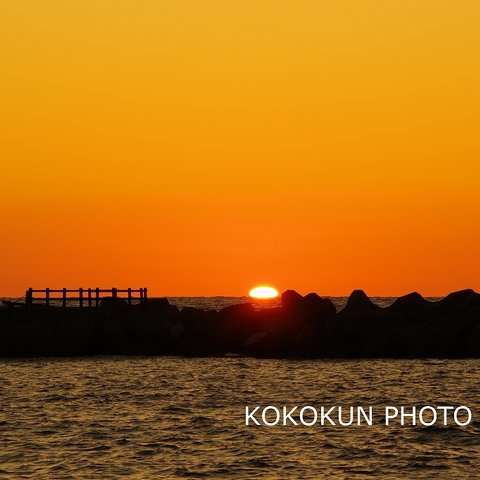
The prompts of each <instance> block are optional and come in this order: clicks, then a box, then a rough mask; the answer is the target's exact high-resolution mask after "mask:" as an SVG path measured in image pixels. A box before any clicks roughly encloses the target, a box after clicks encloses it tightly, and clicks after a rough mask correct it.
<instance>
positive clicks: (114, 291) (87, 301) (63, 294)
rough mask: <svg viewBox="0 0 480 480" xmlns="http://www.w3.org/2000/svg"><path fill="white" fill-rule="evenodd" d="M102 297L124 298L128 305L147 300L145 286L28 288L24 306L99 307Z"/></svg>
mask: <svg viewBox="0 0 480 480" xmlns="http://www.w3.org/2000/svg"><path fill="white" fill-rule="evenodd" d="M103 298H115V299H124V300H125V301H126V302H127V303H128V304H129V305H132V304H134V303H145V301H146V300H147V289H146V288H137V289H133V288H126V289H121V288H110V289H104V288H77V289H70V288H61V289H53V288H45V289H34V288H29V289H28V290H27V291H26V292H25V306H26V307H32V306H45V307H50V306H58V305H61V306H62V307H64V308H65V307H67V306H78V307H88V308H92V307H99V305H100V300H102V299H103Z"/></svg>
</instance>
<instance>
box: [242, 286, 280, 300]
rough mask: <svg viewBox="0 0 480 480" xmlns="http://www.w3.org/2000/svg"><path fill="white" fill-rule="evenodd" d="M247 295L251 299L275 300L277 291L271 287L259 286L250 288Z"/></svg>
mask: <svg viewBox="0 0 480 480" xmlns="http://www.w3.org/2000/svg"><path fill="white" fill-rule="evenodd" d="M249 295H250V296H251V297H252V298H275V297H278V291H277V290H275V289H274V288H273V287H266V286H261V287H255V288H252V290H250V293H249Z"/></svg>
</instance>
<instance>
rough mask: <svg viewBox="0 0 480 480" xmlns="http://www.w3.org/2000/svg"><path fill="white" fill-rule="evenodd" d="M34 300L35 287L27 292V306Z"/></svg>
mask: <svg viewBox="0 0 480 480" xmlns="http://www.w3.org/2000/svg"><path fill="white" fill-rule="evenodd" d="M32 302H33V288H29V289H28V290H27V291H26V292H25V306H27V307H31V306H32Z"/></svg>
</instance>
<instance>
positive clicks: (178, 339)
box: [0, 290, 480, 358]
mask: <svg viewBox="0 0 480 480" xmlns="http://www.w3.org/2000/svg"><path fill="white" fill-rule="evenodd" d="M227 354H240V355H250V356H256V357H276V358H284V357H329V358H332V357H333V358H335V357H337V358H380V357H389V358H420V357H439V358H464V357H480V294H478V293H476V292H474V291H473V290H463V291H459V292H455V293H452V294H450V295H448V296H447V297H445V298H444V299H442V300H440V301H437V302H431V301H428V300H426V299H424V298H423V297H422V296H421V295H420V294H418V293H411V294H409V295H405V296H404V297H400V298H398V299H397V300H396V301H395V302H394V303H393V304H392V305H391V306H389V307H386V308H381V307H379V306H377V305H375V304H374V303H373V302H372V301H371V300H370V299H369V298H368V297H367V295H366V294H365V293H364V292H363V291H361V290H357V291H354V292H353V293H352V294H351V295H350V297H349V299H348V301H347V304H346V306H345V308H343V309H342V310H341V311H339V312H337V311H336V308H335V306H334V304H333V303H332V301H331V300H329V299H326V298H321V297H320V296H318V295H317V294H315V293H310V294H308V295H306V296H302V295H300V294H298V293H297V292H295V291H293V290H288V291H286V292H284V293H283V295H282V307H279V308H270V309H264V310H255V309H254V308H253V306H252V305H251V304H249V303H244V304H240V305H233V306H229V307H227V308H224V309H222V310H220V311H205V310H201V309H196V308H190V307H189V308H184V309H182V310H179V309H178V308H177V307H175V306H172V305H170V304H169V302H168V300H166V299H150V300H147V301H146V302H145V303H143V304H139V305H128V304H127V303H125V302H124V301H122V300H119V299H104V300H102V302H101V305H100V307H99V308H75V307H67V308H61V307H41V306H33V307H30V308H26V307H21V308H19V307H15V308H14V307H10V308H9V307H4V308H1V309H0V356H3V357H25V356H73V355H184V356H211V355H227Z"/></svg>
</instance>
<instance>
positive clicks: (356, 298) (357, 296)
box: [343, 290, 380, 311]
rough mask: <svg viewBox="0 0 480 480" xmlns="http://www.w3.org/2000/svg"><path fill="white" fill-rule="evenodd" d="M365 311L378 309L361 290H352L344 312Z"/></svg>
mask: <svg viewBox="0 0 480 480" xmlns="http://www.w3.org/2000/svg"><path fill="white" fill-rule="evenodd" d="M356 309H365V310H379V309H380V307H379V306H377V305H375V304H374V303H373V302H372V301H371V300H370V298H368V296H367V294H366V293H365V292H364V291H363V290H354V291H353V292H352V293H351V294H350V296H349V297H348V300H347V304H346V305H345V308H344V309H343V310H344V311H350V310H356Z"/></svg>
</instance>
